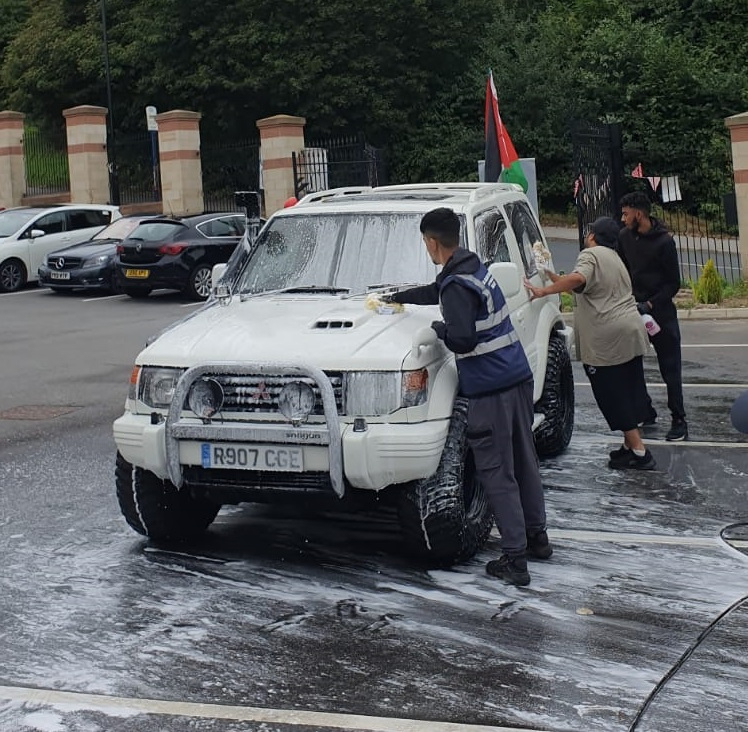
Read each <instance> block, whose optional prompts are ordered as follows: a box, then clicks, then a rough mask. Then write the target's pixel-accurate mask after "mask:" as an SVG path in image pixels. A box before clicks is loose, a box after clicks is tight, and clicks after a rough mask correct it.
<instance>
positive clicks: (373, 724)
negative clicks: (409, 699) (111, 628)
mask: <svg viewBox="0 0 748 732" xmlns="http://www.w3.org/2000/svg"><path fill="white" fill-rule="evenodd" d="M0 699H7V700H9V701H15V702H21V703H25V704H28V703H32V704H45V705H48V706H57V705H71V706H73V707H75V708H78V709H80V708H81V707H83V708H85V709H95V710H99V711H101V712H103V713H105V714H106V713H107V710H109V711H110V712H114V711H115V710H116V711H118V712H120V713H122V712H123V711H124V712H126V713H130V714H162V715H169V716H176V717H192V718H195V719H229V720H232V721H239V722H260V723H265V724H284V725H289V726H291V727H297V726H299V727H300V726H306V727H329V728H331V729H346V730H347V729H356V730H361V732H541V730H539V729H536V728H529V727H522V728H519V727H512V728H511V729H510V728H508V727H494V726H488V725H484V724H462V723H460V722H425V721H420V720H416V719H397V718H389V717H369V716H366V715H361V714H336V713H334V712H308V711H303V710H297V709H263V708H261V707H239V706H229V705H223V704H197V703H194V702H180V701H164V700H160V699H132V698H127V697H119V696H105V695H103V694H81V693H78V692H72V691H56V690H52V689H31V688H28V687H21V686H0Z"/></svg>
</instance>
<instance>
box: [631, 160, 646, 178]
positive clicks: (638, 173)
mask: <svg viewBox="0 0 748 732" xmlns="http://www.w3.org/2000/svg"><path fill="white" fill-rule="evenodd" d="M631 177H632V178H643V177H644V171H643V170H642V164H641V163H639V164H638V165H637V166H636V167H635V168H634V169H633V170H632V171H631Z"/></svg>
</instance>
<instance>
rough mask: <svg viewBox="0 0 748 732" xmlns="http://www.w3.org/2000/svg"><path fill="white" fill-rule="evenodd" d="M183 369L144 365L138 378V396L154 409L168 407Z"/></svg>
mask: <svg viewBox="0 0 748 732" xmlns="http://www.w3.org/2000/svg"><path fill="white" fill-rule="evenodd" d="M182 373H183V369H168V368H160V367H158V366H144V367H143V368H142V369H141V370H140V379H139V380H138V398H139V399H140V401H141V402H143V404H146V405H147V406H149V407H153V408H154V409H168V408H169V405H170V404H171V400H172V397H173V396H174V390H175V389H176V388H177V382H178V381H179V377H180V376H181V375H182Z"/></svg>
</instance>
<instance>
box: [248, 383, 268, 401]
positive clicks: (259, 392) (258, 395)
mask: <svg viewBox="0 0 748 732" xmlns="http://www.w3.org/2000/svg"><path fill="white" fill-rule="evenodd" d="M252 398H253V399H255V400H256V401H258V402H269V401H270V400H271V399H272V397H271V396H270V392H269V391H268V388H267V384H265V382H264V381H261V382H260V383H259V384H257V389H256V390H255V392H254V394H252Z"/></svg>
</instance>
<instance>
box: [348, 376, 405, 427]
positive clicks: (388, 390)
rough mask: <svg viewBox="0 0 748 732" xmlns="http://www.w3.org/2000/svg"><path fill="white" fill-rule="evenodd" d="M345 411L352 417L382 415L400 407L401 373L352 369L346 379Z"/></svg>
mask: <svg viewBox="0 0 748 732" xmlns="http://www.w3.org/2000/svg"><path fill="white" fill-rule="evenodd" d="M343 397H344V401H343V403H344V404H345V413H346V414H347V415H349V416H351V417H380V416H382V415H384V414H391V413H392V412H394V411H395V410H396V409H399V408H400V400H401V385H400V373H399V372H395V371H351V372H349V373H347V374H346V375H345V380H344V395H343Z"/></svg>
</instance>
